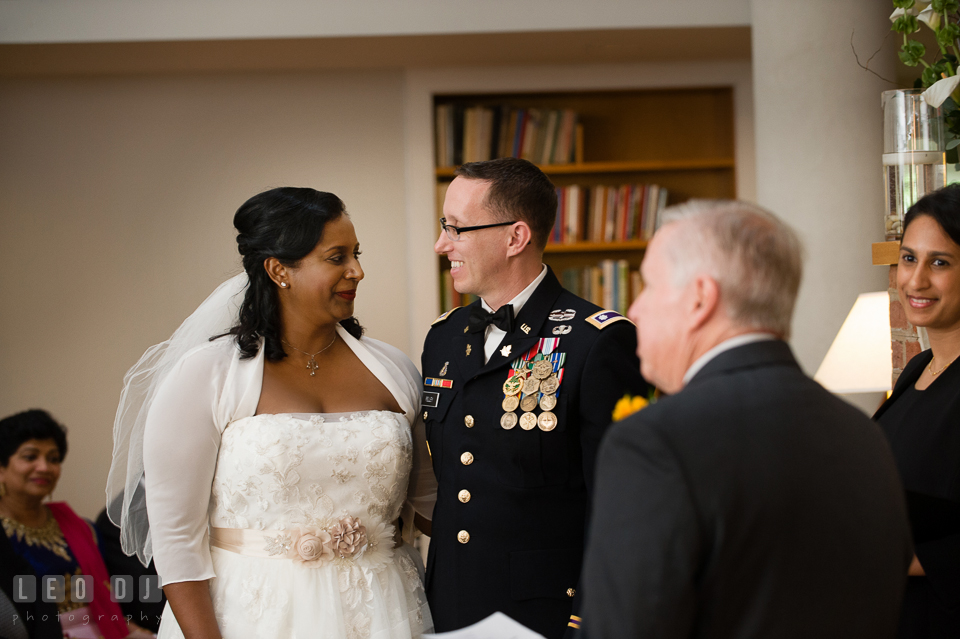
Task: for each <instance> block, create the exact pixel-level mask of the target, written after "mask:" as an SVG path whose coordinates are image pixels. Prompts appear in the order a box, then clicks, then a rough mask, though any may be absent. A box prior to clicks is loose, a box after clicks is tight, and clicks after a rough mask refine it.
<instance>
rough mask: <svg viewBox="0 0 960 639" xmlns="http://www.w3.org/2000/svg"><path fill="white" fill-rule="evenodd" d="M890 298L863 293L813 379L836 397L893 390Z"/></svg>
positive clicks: (884, 292)
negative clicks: (836, 394)
mask: <svg viewBox="0 0 960 639" xmlns="http://www.w3.org/2000/svg"><path fill="white" fill-rule="evenodd" d="M892 376H893V364H892V362H891V350H890V297H889V295H887V293H886V291H882V292H880V293H861V294H860V296H859V297H857V301H856V302H855V303H854V305H853V308H852V309H850V313H849V314H848V315H847V319H846V320H844V322H843V326H841V327H840V332H839V333H837V337H836V338H835V339H834V340H833V344H831V345H830V350H829V351H827V356H826V357H824V358H823V362H822V363H821V364H820V368H819V369H817V374H816V375H814V376H813V378H814V379H815V380H817V381H818V382H820V383H821V384H822V385H823V387H824V388H826V389H827V390H828V391H830V392H832V393H871V392H877V391H888V390H890V388H891V387H892Z"/></svg>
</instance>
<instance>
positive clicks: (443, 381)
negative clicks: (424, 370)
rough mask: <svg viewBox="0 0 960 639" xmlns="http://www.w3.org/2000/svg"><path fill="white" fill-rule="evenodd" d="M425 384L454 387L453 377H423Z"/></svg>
mask: <svg viewBox="0 0 960 639" xmlns="http://www.w3.org/2000/svg"><path fill="white" fill-rule="evenodd" d="M423 385H424V386H436V387H439V388H453V380H452V379H437V378H436V377H425V378H424V379H423Z"/></svg>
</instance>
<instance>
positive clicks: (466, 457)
mask: <svg viewBox="0 0 960 639" xmlns="http://www.w3.org/2000/svg"><path fill="white" fill-rule="evenodd" d="M460 463H461V464H463V465H464V466H469V465H470V464H472V463H473V453H469V452H468V453H464V454H462V455H460Z"/></svg>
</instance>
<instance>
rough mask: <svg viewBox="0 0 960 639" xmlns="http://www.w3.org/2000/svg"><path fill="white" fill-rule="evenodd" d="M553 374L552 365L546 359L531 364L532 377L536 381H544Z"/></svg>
mask: <svg viewBox="0 0 960 639" xmlns="http://www.w3.org/2000/svg"><path fill="white" fill-rule="evenodd" d="M552 372H553V363H552V362H551V361H550V360H548V359H541V360H540V361H538V362H534V363H533V376H534V377H536V378H537V379H546V378H548V377H550V373H552Z"/></svg>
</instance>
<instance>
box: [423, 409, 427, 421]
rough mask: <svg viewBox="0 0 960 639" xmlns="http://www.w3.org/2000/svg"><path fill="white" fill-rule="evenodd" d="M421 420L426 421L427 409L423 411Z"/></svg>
mask: <svg viewBox="0 0 960 639" xmlns="http://www.w3.org/2000/svg"><path fill="white" fill-rule="evenodd" d="M423 421H427V411H423Z"/></svg>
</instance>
